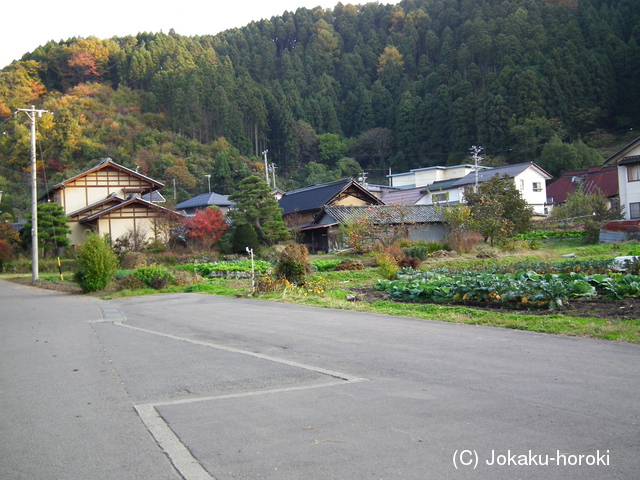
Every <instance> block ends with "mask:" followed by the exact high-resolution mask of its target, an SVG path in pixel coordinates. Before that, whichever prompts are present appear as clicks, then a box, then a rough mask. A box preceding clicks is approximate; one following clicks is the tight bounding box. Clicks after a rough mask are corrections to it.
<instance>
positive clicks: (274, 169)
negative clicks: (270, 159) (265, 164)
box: [269, 163, 276, 190]
mask: <svg viewBox="0 0 640 480" xmlns="http://www.w3.org/2000/svg"><path fill="white" fill-rule="evenodd" d="M269 170H270V171H271V176H272V177H273V189H274V190H275V189H276V164H275V163H271V164H270V165H269Z"/></svg>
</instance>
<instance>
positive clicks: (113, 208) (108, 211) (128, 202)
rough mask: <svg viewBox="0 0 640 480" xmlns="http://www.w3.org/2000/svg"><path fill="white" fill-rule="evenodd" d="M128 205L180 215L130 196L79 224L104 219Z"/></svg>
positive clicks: (85, 218)
mask: <svg viewBox="0 0 640 480" xmlns="http://www.w3.org/2000/svg"><path fill="white" fill-rule="evenodd" d="M130 205H140V206H142V207H144V208H147V209H150V210H158V211H161V212H164V213H168V214H171V215H180V214H179V213H177V212H174V211H173V210H169V209H168V208H164V207H161V206H160V205H156V204H155V203H151V202H147V201H146V200H143V199H141V198H140V197H138V196H137V195H132V196H131V197H129V198H128V199H127V200H125V201H124V202H122V203H119V204H117V205H113V206H111V207H109V208H105V209H104V210H100V211H99V212H96V213H94V214H91V215H89V216H87V217H84V218H82V219H80V223H87V222H92V221H93V220H97V219H98V218H101V217H105V216H108V215H110V214H111V213H113V212H115V211H117V210H120V209H122V208H125V207H128V206H130Z"/></svg>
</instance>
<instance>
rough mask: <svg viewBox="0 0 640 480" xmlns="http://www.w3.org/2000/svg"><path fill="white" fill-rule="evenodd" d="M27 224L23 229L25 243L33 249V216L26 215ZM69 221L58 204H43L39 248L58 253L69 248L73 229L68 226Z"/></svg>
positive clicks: (39, 228) (39, 222)
mask: <svg viewBox="0 0 640 480" xmlns="http://www.w3.org/2000/svg"><path fill="white" fill-rule="evenodd" d="M25 217H26V218H27V222H26V223H25V225H24V228H23V229H22V232H23V237H22V239H23V242H24V244H25V246H27V247H28V248H31V241H32V239H31V226H32V220H31V214H27V215H25ZM68 220H69V219H68V218H67V217H66V216H65V214H64V210H63V208H62V207H61V206H60V205H58V204H57V203H53V202H51V203H41V204H40V205H38V248H41V249H43V250H44V252H45V255H46V252H54V253H55V252H56V251H59V249H61V248H64V247H68V246H69V244H70V243H71V242H70V240H69V238H68V235H69V234H70V233H71V229H70V228H69V226H68V225H67V221H68Z"/></svg>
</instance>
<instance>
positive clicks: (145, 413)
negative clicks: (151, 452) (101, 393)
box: [134, 405, 215, 480]
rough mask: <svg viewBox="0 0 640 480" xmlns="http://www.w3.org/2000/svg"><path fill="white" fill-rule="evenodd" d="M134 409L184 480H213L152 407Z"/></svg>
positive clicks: (137, 406)
mask: <svg viewBox="0 0 640 480" xmlns="http://www.w3.org/2000/svg"><path fill="white" fill-rule="evenodd" d="M134 407H135V409H136V411H137V412H138V415H140V418H141V419H142V421H143V423H144V424H145V426H146V427H147V429H148V430H149V432H150V433H151V435H153V438H155V439H156V442H158V445H160V448H162V449H163V450H164V451H165V453H166V454H167V456H168V457H169V460H171V463H173V466H174V467H175V468H176V470H178V472H179V473H180V475H182V476H183V477H184V479H185V480H215V479H214V477H212V476H211V475H209V472H207V471H206V470H205V469H204V468H203V467H202V465H200V463H199V462H198V461H197V460H196V459H195V458H194V457H193V455H191V452H189V450H187V447H185V446H184V444H183V443H182V442H181V441H180V439H179V438H178V437H177V435H176V434H175V433H173V430H171V428H169V425H167V423H166V422H165V421H164V420H163V419H162V417H161V416H160V415H159V414H158V412H157V411H156V409H155V408H154V407H153V406H151V405H134Z"/></svg>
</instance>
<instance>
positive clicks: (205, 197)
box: [175, 192, 235, 210]
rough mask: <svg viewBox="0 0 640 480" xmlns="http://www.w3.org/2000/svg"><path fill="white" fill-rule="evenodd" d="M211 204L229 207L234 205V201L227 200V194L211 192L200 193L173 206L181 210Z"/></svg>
mask: <svg viewBox="0 0 640 480" xmlns="http://www.w3.org/2000/svg"><path fill="white" fill-rule="evenodd" d="M211 205H216V206H218V207H230V206H232V205H235V203H234V202H232V201H231V200H229V195H220V194H218V193H213V192H212V193H202V194H200V195H198V196H196V197H193V198H190V199H189V200H185V201H184V202H180V203H179V204H178V205H176V207H175V208H176V210H182V209H185V208H198V207H208V206H211Z"/></svg>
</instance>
